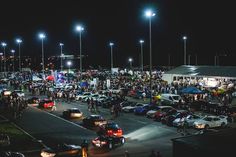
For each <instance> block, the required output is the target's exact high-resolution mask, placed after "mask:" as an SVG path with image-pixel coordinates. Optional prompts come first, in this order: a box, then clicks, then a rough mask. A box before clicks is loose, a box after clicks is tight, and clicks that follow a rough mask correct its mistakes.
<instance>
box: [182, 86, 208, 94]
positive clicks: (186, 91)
mask: <svg viewBox="0 0 236 157" xmlns="http://www.w3.org/2000/svg"><path fill="white" fill-rule="evenodd" d="M180 93H182V94H204V93H205V92H204V91H202V90H200V89H198V88H196V87H187V88H184V89H182V90H181V91H180Z"/></svg>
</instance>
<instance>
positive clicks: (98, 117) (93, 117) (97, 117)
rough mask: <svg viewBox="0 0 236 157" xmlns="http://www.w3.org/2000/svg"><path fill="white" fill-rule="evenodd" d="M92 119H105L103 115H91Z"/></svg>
mask: <svg viewBox="0 0 236 157" xmlns="http://www.w3.org/2000/svg"><path fill="white" fill-rule="evenodd" d="M91 119H93V120H99V119H101V120H103V119H104V118H103V117H102V116H91Z"/></svg>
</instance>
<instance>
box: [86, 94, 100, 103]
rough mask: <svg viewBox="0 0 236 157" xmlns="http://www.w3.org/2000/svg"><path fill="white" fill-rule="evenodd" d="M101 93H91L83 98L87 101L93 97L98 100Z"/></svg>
mask: <svg viewBox="0 0 236 157" xmlns="http://www.w3.org/2000/svg"><path fill="white" fill-rule="evenodd" d="M99 96H100V95H99V94H91V95H89V96H86V97H84V98H83V99H82V102H87V100H88V98H89V99H90V100H91V99H93V100H97V99H98V98H99Z"/></svg>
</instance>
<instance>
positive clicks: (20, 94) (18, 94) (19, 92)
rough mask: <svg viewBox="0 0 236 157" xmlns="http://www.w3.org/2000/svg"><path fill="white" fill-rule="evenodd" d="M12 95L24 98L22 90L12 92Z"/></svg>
mask: <svg viewBox="0 0 236 157" xmlns="http://www.w3.org/2000/svg"><path fill="white" fill-rule="evenodd" d="M13 93H16V94H17V96H19V97H24V96H25V93H24V92H23V91H22V90H14V91H13V92H12V94H13Z"/></svg>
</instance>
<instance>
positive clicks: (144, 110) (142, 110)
mask: <svg viewBox="0 0 236 157" xmlns="http://www.w3.org/2000/svg"><path fill="white" fill-rule="evenodd" d="M156 108H157V106H155V105H149V104H145V105H144V106H141V107H136V108H135V109H134V114H136V115H145V114H146V113H147V112H148V111H149V110H151V109H156Z"/></svg>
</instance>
